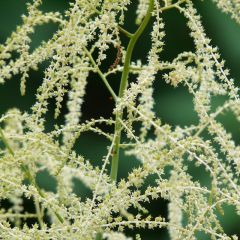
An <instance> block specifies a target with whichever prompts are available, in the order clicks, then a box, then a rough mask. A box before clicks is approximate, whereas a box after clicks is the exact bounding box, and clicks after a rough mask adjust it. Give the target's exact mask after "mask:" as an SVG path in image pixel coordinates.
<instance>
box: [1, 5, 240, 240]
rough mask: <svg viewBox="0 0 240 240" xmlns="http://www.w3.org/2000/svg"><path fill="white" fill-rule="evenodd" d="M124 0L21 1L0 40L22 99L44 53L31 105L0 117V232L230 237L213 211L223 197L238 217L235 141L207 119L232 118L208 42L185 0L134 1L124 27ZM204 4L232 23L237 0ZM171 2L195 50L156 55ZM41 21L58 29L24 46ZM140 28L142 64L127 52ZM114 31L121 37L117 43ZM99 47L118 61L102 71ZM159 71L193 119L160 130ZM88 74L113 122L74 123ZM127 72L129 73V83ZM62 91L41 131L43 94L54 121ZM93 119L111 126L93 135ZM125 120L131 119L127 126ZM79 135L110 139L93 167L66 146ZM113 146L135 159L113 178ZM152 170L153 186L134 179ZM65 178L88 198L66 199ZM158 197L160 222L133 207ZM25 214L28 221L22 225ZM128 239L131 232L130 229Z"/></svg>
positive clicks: (6, 71)
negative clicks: (155, 231)
mask: <svg viewBox="0 0 240 240" xmlns="http://www.w3.org/2000/svg"><path fill="white" fill-rule="evenodd" d="M131 2H134V1H130V0H92V1H89V0H74V1H71V3H70V4H69V9H68V10H67V11H66V12H65V14H60V13H58V12H47V13H45V12H42V11H41V10H40V9H39V7H40V6H41V4H42V1H41V0H35V1H33V3H31V4H29V5H28V14H27V15H26V16H23V23H22V25H21V26H19V27H18V28H17V30H16V31H15V32H14V33H12V35H11V36H10V37H9V38H8V39H7V40H6V43H5V44H3V45H1V46H0V82H1V83H2V84H4V83H5V81H7V80H8V79H11V78H12V77H13V76H14V75H16V74H20V75H21V84H20V86H21V87H20V89H21V93H22V94H23V95H24V94H25V90H26V81H27V78H28V77H29V76H28V75H29V71H30V70H31V69H34V70H36V69H38V66H39V65H40V64H41V63H43V62H44V61H46V60H47V61H48V66H47V68H46V70H45V73H44V79H43V81H42V84H41V85H40V86H39V88H38V90H37V93H36V102H35V103H34V105H33V106H32V108H31V109H30V110H29V111H28V112H20V111H19V110H18V109H10V110H9V111H8V112H6V113H5V114H4V115H2V116H1V118H0V124H1V128H0V139H1V143H2V145H1V151H0V201H2V200H4V199H7V200H8V201H10V202H11V203H12V207H10V208H9V209H7V210H6V209H4V208H0V239H9V240H10V239H11V240H12V239H26V240H27V239H33V238H34V239H79V240H88V239H89V240H90V239H110V240H114V239H131V238H128V237H127V236H125V235H126V234H125V229H127V228H130V229H132V228H134V229H136V231H137V229H138V228H149V229H152V228H167V229H168V232H169V236H170V239H173V240H177V239H197V238H198V237H197V236H198V235H197V234H198V233H204V234H205V235H206V236H209V237H210V238H211V239H234V240H236V239H237V236H235V235H234V236H228V235H227V234H225V233H224V230H223V228H222V226H221V222H220V221H219V218H218V215H219V214H223V208H222V207H223V205H230V206H233V207H234V209H235V211H236V213H237V214H240V185H239V174H240V147H239V146H237V145H236V143H235V142H234V140H233V139H232V136H231V134H230V133H228V132H227V130H226V129H225V127H224V126H223V124H221V123H220V122H219V121H217V116H218V115H219V114H221V113H223V112H225V111H231V112H232V113H233V114H234V115H235V117H236V119H237V120H238V121H239V120H240V102H239V94H238V88H237V87H236V86H235V85H234V81H233V79H231V77H230V75H229V71H228V70H227V69H226V68H225V67H224V61H223V60H222V59H221V57H220V55H219V53H218V50H217V48H216V47H213V46H212V45H211V44H210V39H209V38H208V37H207V36H206V33H205V30H204V28H203V26H202V23H201V19H200V16H199V15H198V12H197V10H196V8H195V6H194V1H191V0H178V1H177V0H176V1H173V0H163V1H162V0H139V1H138V6H137V9H136V14H137V17H136V24H137V25H138V28H137V30H136V31H135V32H134V33H130V32H129V31H127V30H126V29H124V28H123V25H124V23H125V18H124V17H125V14H126V11H127V8H128V6H129V5H130V4H131ZM213 2H216V4H217V6H218V7H219V8H220V9H222V10H223V11H224V12H226V13H229V14H230V15H231V16H232V18H233V19H235V20H236V22H238V23H240V3H239V1H238V0H230V1H227V0H219V1H215V0H213ZM172 9H175V10H177V11H179V12H180V13H181V14H182V15H183V16H184V17H185V19H186V23H187V25H188V27H189V30H190V34H191V37H192V39H193V42H194V45H195V51H194V52H183V53H180V54H179V55H178V56H177V57H176V58H175V59H174V60H172V61H169V62H167V61H162V60H161V57H160V53H161V52H162V50H163V48H164V36H165V33H164V22H163V19H162V14H163V12H164V11H171V10H172ZM48 22H54V23H57V24H58V25H59V28H58V30H57V31H56V32H55V33H54V35H53V37H52V38H51V39H50V40H48V41H47V42H43V43H42V44H41V45H40V46H38V47H37V48H35V49H34V50H33V51H32V50H31V51H30V43H31V38H30V34H31V33H33V32H34V29H35V27H36V26H38V25H41V24H45V23H48ZM146 28H148V29H151V48H150V50H149V52H148V55H147V63H146V64H142V63H141V61H137V62H134V61H133V60H132V53H133V52H134V51H135V46H136V45H135V44H136V43H137V41H138V40H139V37H140V36H141V35H142V34H143V32H144V31H145V29H146ZM122 37H125V38H126V39H128V40H129V43H128V45H127V47H126V48H125V47H124V45H123V44H122V43H121V38H122ZM110 47H114V48H115V49H117V51H118V53H117V57H116V59H115V60H114V63H113V64H112V66H111V67H109V68H108V70H107V71H106V72H103V70H102V67H101V65H102V63H103V61H104V60H105V59H106V58H107V57H108V56H107V50H108V49H109V48H110ZM13 55H14V56H15V57H14V58H13ZM16 56H17V57H16ZM163 71H164V80H165V81H166V83H167V84H170V85H172V86H173V87H178V86H179V85H182V86H184V87H185V88H186V89H187V90H188V91H189V93H190V94H191V95H192V96H193V101H194V109H195V111H196V113H197V115H198V119H199V121H198V123H196V124H195V125H191V126H186V127H184V128H182V127H179V126H176V127H171V126H169V125H167V124H163V123H161V121H160V119H159V118H158V117H157V116H156V113H155V112H154V108H153V107H154V103H155V102H154V98H153V83H154V81H156V80H157V79H158V78H159V72H163ZM92 72H94V73H96V74H98V76H99V79H100V80H102V82H103V84H105V86H106V88H107V89H108V91H109V93H110V94H111V96H112V98H113V100H114V101H115V108H114V110H113V114H114V115H115V119H114V120H113V119H105V118H99V119H91V120H89V121H87V122H82V121H81V115H82V114H81V107H82V104H83V101H84V96H85V93H86V90H85V89H86V85H87V82H88V79H89V74H90V73H92ZM117 72H118V73H120V74H121V78H120V79H119V80H120V85H119V93H116V92H115V91H114V90H113V89H112V87H111V84H110V83H109V82H108V77H109V75H111V74H115V73H117ZM130 75H133V76H134V78H135V81H129V76H130ZM65 95H67V96H68V100H67V108H68V112H67V114H66V115H65V124H64V125H60V126H56V128H55V129H54V130H51V131H47V130H46V126H45V125H46V124H45V119H46V118H45V116H46V113H47V111H48V108H49V107H48V105H49V100H50V99H52V98H53V99H54V100H55V102H56V107H55V117H58V116H59V114H60V113H61V108H62V104H63V101H64V100H63V99H64V98H63V97H64V96H65ZM219 95H221V96H225V103H224V104H223V105H222V106H221V107H219V108H217V109H216V110H213V108H212V107H211V106H212V98H213V97H215V96H219ZM101 124H107V125H111V126H112V127H114V131H113V132H112V133H109V132H104V131H103V130H102V129H101ZM136 126H140V128H139V129H138V131H135V128H136ZM153 130H154V136H153V137H151V138H150V137H149V132H153ZM86 131H93V132H95V133H97V134H100V135H102V136H104V137H106V138H107V139H108V140H109V148H108V150H107V154H106V156H104V157H103V158H102V165H101V168H99V167H96V166H95V165H93V164H92V163H90V162H89V161H87V160H86V159H85V158H84V156H80V155H78V154H77V153H76V150H75V148H74V144H75V142H76V140H77V139H78V138H79V137H80V134H81V133H83V132H86ZM136 132H138V133H137V134H136ZM204 133H205V135H204ZM123 134H124V135H125V141H124V143H123V142H121V135H123ZM121 148H123V150H124V151H125V153H126V154H128V155H132V156H134V157H135V158H136V159H138V160H139V161H140V163H141V164H140V167H139V168H135V169H133V170H131V171H130V172H129V173H128V177H127V178H126V179H121V180H120V179H118V178H117V174H118V164H119V160H120V161H121V159H119V151H120V149H121ZM190 161H191V162H192V163H194V164H195V165H196V166H202V167H203V168H204V169H205V171H206V174H207V175H208V176H209V178H210V184H209V186H208V187H206V186H203V185H202V184H201V183H200V182H198V181H196V180H193V178H192V176H191V174H190V173H189V171H188V164H189V162H190ZM109 164H110V166H111V171H110V172H109V171H108V168H107V165H109ZM42 170H46V171H47V172H48V173H49V174H50V175H51V176H52V177H53V178H54V179H56V181H57V190H56V192H50V191H46V190H44V189H41V188H40V187H39V186H38V183H37V181H36V176H37V174H38V173H39V172H40V171H42ZM153 175H154V176H156V180H155V182H154V184H152V183H149V184H148V186H146V181H145V180H146V179H147V177H149V176H153ZM73 179H79V180H81V181H82V182H83V183H84V184H85V185H86V186H87V187H88V188H89V189H90V190H91V191H92V198H87V199H86V200H81V199H80V198H79V197H77V196H76V194H75V193H74V189H73V188H74V184H73ZM144 184H145V187H144V188H142V186H143V185H144ZM23 196H24V197H27V198H31V199H33V201H34V204H35V210H36V212H35V213H28V212H26V211H25V209H24V208H23V206H22V201H23V200H22V199H23ZM159 198H163V199H166V200H167V201H168V202H169V204H168V219H165V218H164V217H162V216H161V214H159V216H158V217H153V216H151V213H147V211H146V209H145V207H144V204H145V203H146V202H151V201H152V200H154V199H159ZM133 209H134V211H133ZM135 210H136V211H135ZM28 218H35V219H36V221H37V223H36V224H35V225H33V226H31V227H30V226H27V225H25V224H24V221H25V220H26V219H28ZM46 219H49V220H46ZM33 236H34V237H33ZM136 239H141V236H140V235H139V234H137V235H136Z"/></svg>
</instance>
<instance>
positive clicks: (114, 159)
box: [110, 0, 154, 182]
mask: <svg viewBox="0 0 240 240" xmlns="http://www.w3.org/2000/svg"><path fill="white" fill-rule="evenodd" d="M153 8H154V0H149V6H148V10H147V13H146V16H145V18H144V20H143V22H142V23H141V25H140V26H139V28H138V29H137V31H136V32H135V33H134V34H132V35H131V36H130V41H129V44H128V47H127V51H126V57H125V62H124V67H123V72H122V77H121V83H120V89H119V93H118V97H119V98H122V97H123V94H124V91H125V90H126V88H127V85H128V76H129V70H130V63H131V58H132V52H133V49H134V46H135V44H136V42H137V40H138V39H139V37H140V36H141V35H142V33H143V31H144V29H145V28H146V26H147V24H148V22H149V20H150V18H151V13H152V11H153ZM122 116H123V112H122V111H120V112H117V113H116V121H115V129H114V132H115V134H116V138H115V142H114V147H113V152H112V154H113V156H112V164H111V173H110V177H111V179H112V181H114V182H116V181H117V173H118V162H119V147H120V142H121V120H122Z"/></svg>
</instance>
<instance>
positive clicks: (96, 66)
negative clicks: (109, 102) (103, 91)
mask: <svg viewBox="0 0 240 240" xmlns="http://www.w3.org/2000/svg"><path fill="white" fill-rule="evenodd" d="M83 49H84V51H85V52H86V54H87V56H88V58H89V60H90V62H91V63H92V65H93V66H94V67H95V68H96V70H97V73H98V75H99V76H100V78H101V79H102V80H103V82H104V84H105V86H106V87H107V89H108V90H109V92H110V93H111V95H112V97H113V99H114V100H115V101H116V100H117V96H116V94H115V92H114V91H113V89H112V87H111V86H110V85H109V83H108V81H107V79H106V77H105V76H104V74H103V73H102V71H101V70H100V69H99V67H98V65H97V63H96V62H95V61H94V59H93V57H92V55H91V53H90V52H89V51H88V50H87V48H85V47H84V48H83Z"/></svg>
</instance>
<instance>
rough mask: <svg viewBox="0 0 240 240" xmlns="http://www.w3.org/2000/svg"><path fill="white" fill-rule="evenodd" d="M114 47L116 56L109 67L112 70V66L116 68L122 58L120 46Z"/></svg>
mask: <svg viewBox="0 0 240 240" xmlns="http://www.w3.org/2000/svg"><path fill="white" fill-rule="evenodd" d="M116 48H117V56H116V59H115V61H114V63H113V64H112V65H111V66H110V67H109V71H112V70H113V69H114V68H116V67H117V65H118V64H119V62H120V60H121V58H122V48H121V46H116Z"/></svg>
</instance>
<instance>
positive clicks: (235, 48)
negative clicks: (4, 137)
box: [0, 0, 240, 240]
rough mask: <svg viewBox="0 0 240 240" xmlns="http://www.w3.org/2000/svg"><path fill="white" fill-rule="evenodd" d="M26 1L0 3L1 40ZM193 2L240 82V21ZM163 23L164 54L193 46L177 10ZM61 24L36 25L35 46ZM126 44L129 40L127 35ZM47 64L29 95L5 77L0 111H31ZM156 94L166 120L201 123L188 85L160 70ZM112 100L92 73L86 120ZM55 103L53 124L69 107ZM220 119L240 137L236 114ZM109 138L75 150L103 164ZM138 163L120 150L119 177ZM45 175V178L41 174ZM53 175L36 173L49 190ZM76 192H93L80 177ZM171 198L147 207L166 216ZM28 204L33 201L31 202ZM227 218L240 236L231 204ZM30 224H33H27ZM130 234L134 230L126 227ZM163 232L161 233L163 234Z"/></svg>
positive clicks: (140, 51)
mask: <svg viewBox="0 0 240 240" xmlns="http://www.w3.org/2000/svg"><path fill="white" fill-rule="evenodd" d="M25 2H26V1H23V0H1V2H0V43H4V42H5V40H6V38H7V37H8V36H10V34H11V32H12V31H14V30H15V29H16V26H17V25H19V24H21V15H22V14H23V13H25V11H26V6H25ZM43 2H44V4H43V6H42V9H44V11H54V10H58V11H61V12H63V11H64V9H66V8H67V6H68V1H67V0H45V1H43ZM133 2H134V3H133V4H131V6H130V7H129V9H128V12H127V22H126V25H125V28H126V29H129V31H134V30H135V29H136V26H135V25H134V19H133V17H135V14H134V13H135V9H136V4H135V1H133ZM194 4H195V6H196V7H197V9H198V10H199V13H200V14H201V15H202V21H203V24H204V27H205V29H206V33H207V35H208V36H209V37H210V38H211V39H212V42H211V43H212V45H214V46H218V47H219V51H220V52H221V54H222V57H223V58H224V59H225V60H226V66H227V67H228V68H229V69H230V70H231V76H232V77H233V78H234V79H235V80H236V84H238V85H239V83H238V82H239V76H240V66H239V60H240V44H239V43H240V41H239V39H240V26H238V25H237V24H236V23H235V22H234V21H233V20H231V19H230V17H229V16H227V15H225V14H223V13H221V12H220V10H218V9H217V8H216V6H215V5H214V4H213V3H212V2H211V1H209V0H206V1H194ZM163 18H164V22H165V25H166V37H165V40H166V45H165V48H164V51H163V53H162V55H161V57H162V59H163V60H172V59H173V58H174V57H176V56H177V54H178V53H181V52H183V51H189V50H193V42H192V40H191V38H190V37H189V35H188V34H189V30H188V28H187V26H186V21H185V19H184V17H183V16H182V15H180V14H179V12H178V11H177V10H171V11H169V12H167V13H164V14H163ZM56 29H57V25H54V24H48V25H45V26H41V27H37V28H36V31H35V33H34V34H32V40H33V41H32V49H34V48H35V47H36V46H38V45H39V44H40V42H41V41H42V40H47V39H49V38H50V37H51V36H52V34H53V32H54V31H55V30H56ZM149 32H150V28H149V29H147V31H145V32H144V35H143V36H142V37H141V38H140V40H139V42H138V44H137V47H136V49H135V51H134V56H133V57H134V59H139V58H140V59H142V61H143V62H146V53H147V51H148V49H149V47H150V45H149V43H150V37H149ZM122 41H123V43H124V44H126V43H127V41H126V39H125V38H124V37H123V38H122ZM108 54H109V55H108V56H109V57H108V59H107V61H105V62H104V66H103V69H107V68H108V67H109V66H110V65H111V64H112V63H113V61H114V58H115V54H116V51H115V50H114V49H111V50H110V51H109V52H108ZM44 67H46V64H45V65H44V64H42V65H41V66H40V70H39V71H38V72H31V73H30V79H29V80H28V82H27V93H26V96H23V97H21V96H20V91H19V76H15V77H14V78H12V79H11V80H9V81H7V82H6V84H5V85H0V113H1V114H2V113H4V112H5V111H6V110H7V109H9V108H13V107H17V108H19V109H21V110H22V111H29V109H30V107H31V106H32V105H33V103H34V101H35V93H36V89H37V87H38V86H39V85H40V84H41V82H42V77H43V69H44ZM109 81H110V83H111V85H112V86H113V88H114V89H115V90H116V91H117V89H118V85H119V75H114V76H113V77H112V78H110V79H109ZM154 96H155V99H156V105H155V109H156V112H157V114H158V116H159V117H161V119H162V121H163V122H166V123H169V124H171V125H180V126H184V125H189V124H192V123H196V122H197V115H196V113H195V112H194V110H193V103H192V97H191V95H189V94H188V93H187V90H186V89H184V88H182V87H179V88H175V89H174V88H172V87H168V86H166V84H165V82H164V81H163V80H162V77H161V75H160V74H159V75H158V76H157V79H156V83H155V92H154ZM222 100H223V99H221V98H216V99H215V100H214V104H215V105H216V106H217V105H219V104H221V103H222ZM113 106H114V103H113V102H112V101H111V100H110V99H109V94H108V92H107V90H106V89H105V88H104V86H103V84H102V82H101V81H100V80H99V79H98V77H97V76H96V75H93V74H91V75H90V77H89V81H88V86H87V96H86V98H85V102H84V106H83V120H86V119H90V118H92V117H94V118H98V117H100V116H103V117H110V116H111V111H112V108H113ZM53 109H54V102H53V101H51V104H50V111H49V114H48V115H47V119H48V125H47V128H48V129H51V127H52V125H53V124H54V123H55V122H58V123H59V122H60V123H62V122H63V116H64V113H66V108H65V107H64V108H63V113H62V114H61V116H60V118H59V119H58V120H56V121H55V122H54V121H53ZM221 121H222V122H223V123H224V124H225V125H226V128H227V130H228V131H230V132H231V133H232V134H233V136H234V139H235V140H236V141H237V142H239V132H240V128H239V124H238V123H237V122H236V120H235V119H234V118H233V117H232V116H230V115H229V116H228V115H225V116H224V117H222V119H221ZM107 144H108V142H107V141H106V140H105V139H103V138H102V137H99V136H96V135H93V134H83V135H82V136H81V138H80V139H79V141H78V142H77V144H76V150H77V151H78V152H79V153H81V154H83V155H84V156H85V157H86V158H87V159H89V160H90V161H91V162H93V163H94V164H100V159H101V157H102V156H103V155H104V154H105V153H106V147H107ZM137 165H138V162H137V161H136V160H135V159H132V158H127V157H125V156H124V154H121V162H120V172H119V178H122V177H125V176H126V173H127V172H128V171H129V169H131V168H132V167H134V166H137ZM199 172H201V170H200V169H196V168H194V169H193V173H194V176H195V177H196V179H199V180H200V181H201V182H206V181H207V180H205V179H204V178H205V177H206V176H205V175H201V174H200V173H199ZM43 176H44V177H43ZM49 179H50V178H49V177H47V176H46V174H45V173H43V174H41V175H40V176H39V177H38V181H39V184H40V185H41V186H42V187H43V188H45V189H47V190H54V188H55V182H54V180H52V181H49ZM75 190H76V193H77V194H79V195H81V196H85V197H87V196H88V195H89V194H90V193H89V191H88V189H87V188H86V187H84V185H83V184H81V183H80V182H78V181H76V189H75ZM166 204H167V202H165V201H163V200H158V201H155V202H153V203H151V205H146V207H147V208H148V209H149V210H150V211H151V212H153V213H154V214H155V213H156V214H162V215H164V216H166V217H167V208H166V207H167V205H166ZM25 205H26V208H29V209H30V210H31V208H32V207H31V206H30V205H31V202H25ZM28 205H29V206H28ZM220 218H221V221H222V222H223V225H224V229H225V231H226V232H227V233H229V234H232V233H237V234H238V235H239V236H240V230H239V228H238V225H239V224H240V218H239V217H237V216H236V215H235V214H234V209H233V208H230V207H226V208H225V216H224V217H220ZM29 224H30V223H29ZM160 232H161V235H159V233H157V232H156V231H153V230H151V231H145V232H144V231H142V233H143V235H144V237H145V238H144V239H150V240H153V239H168V236H167V232H166V231H165V230H160ZM128 233H129V234H130V235H131V234H132V232H128ZM159 236H161V237H159ZM199 239H207V237H205V236H200V237H199Z"/></svg>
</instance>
